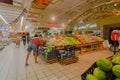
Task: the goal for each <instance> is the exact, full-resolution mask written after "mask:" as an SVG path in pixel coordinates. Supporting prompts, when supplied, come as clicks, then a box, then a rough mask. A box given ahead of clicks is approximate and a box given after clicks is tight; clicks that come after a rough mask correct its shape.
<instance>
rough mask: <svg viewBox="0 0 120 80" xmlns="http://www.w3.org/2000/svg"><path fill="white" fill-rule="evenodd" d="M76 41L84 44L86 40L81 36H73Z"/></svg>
mask: <svg viewBox="0 0 120 80" xmlns="http://www.w3.org/2000/svg"><path fill="white" fill-rule="evenodd" d="M74 37H75V38H76V39H78V40H79V41H80V42H81V43H82V44H86V43H87V42H86V40H85V39H84V38H83V36H82V35H75V36H74Z"/></svg>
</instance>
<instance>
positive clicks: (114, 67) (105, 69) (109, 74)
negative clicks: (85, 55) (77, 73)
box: [82, 53, 120, 80]
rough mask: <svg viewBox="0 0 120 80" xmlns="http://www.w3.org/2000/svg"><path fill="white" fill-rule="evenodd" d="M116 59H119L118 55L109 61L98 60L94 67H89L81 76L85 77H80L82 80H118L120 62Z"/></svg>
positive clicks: (119, 79) (119, 77)
mask: <svg viewBox="0 0 120 80" xmlns="http://www.w3.org/2000/svg"><path fill="white" fill-rule="evenodd" d="M118 58H120V54H119V53H118V54H115V55H114V56H113V57H112V59H111V60H108V59H104V58H101V59H98V60H97V61H96V62H95V63H94V65H96V66H91V67H90V68H89V69H88V71H86V72H85V73H84V74H82V75H84V77H85V78H84V77H83V76H82V80H91V79H92V80H94V79H95V80H120V64H119V63H120V60H119V59H118ZM114 59H115V62H114ZM116 63H117V64H116ZM91 71H92V72H91ZM96 78H97V79H96ZM108 78H109V79H108Z"/></svg>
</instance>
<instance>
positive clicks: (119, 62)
mask: <svg viewBox="0 0 120 80" xmlns="http://www.w3.org/2000/svg"><path fill="white" fill-rule="evenodd" d="M112 63H113V64H116V65H120V54H116V55H114V56H113V58H112Z"/></svg>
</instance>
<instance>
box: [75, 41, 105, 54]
mask: <svg viewBox="0 0 120 80" xmlns="http://www.w3.org/2000/svg"><path fill="white" fill-rule="evenodd" d="M104 49H105V48H104V47H103V44H102V42H93V43H86V44H80V45H76V46H75V50H79V51H80V54H84V53H89V52H93V51H98V50H104Z"/></svg>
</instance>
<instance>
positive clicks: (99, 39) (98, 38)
mask: <svg viewBox="0 0 120 80" xmlns="http://www.w3.org/2000/svg"><path fill="white" fill-rule="evenodd" d="M92 37H93V38H95V39H97V40H98V41H103V39H102V38H101V37H98V36H92Z"/></svg>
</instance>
